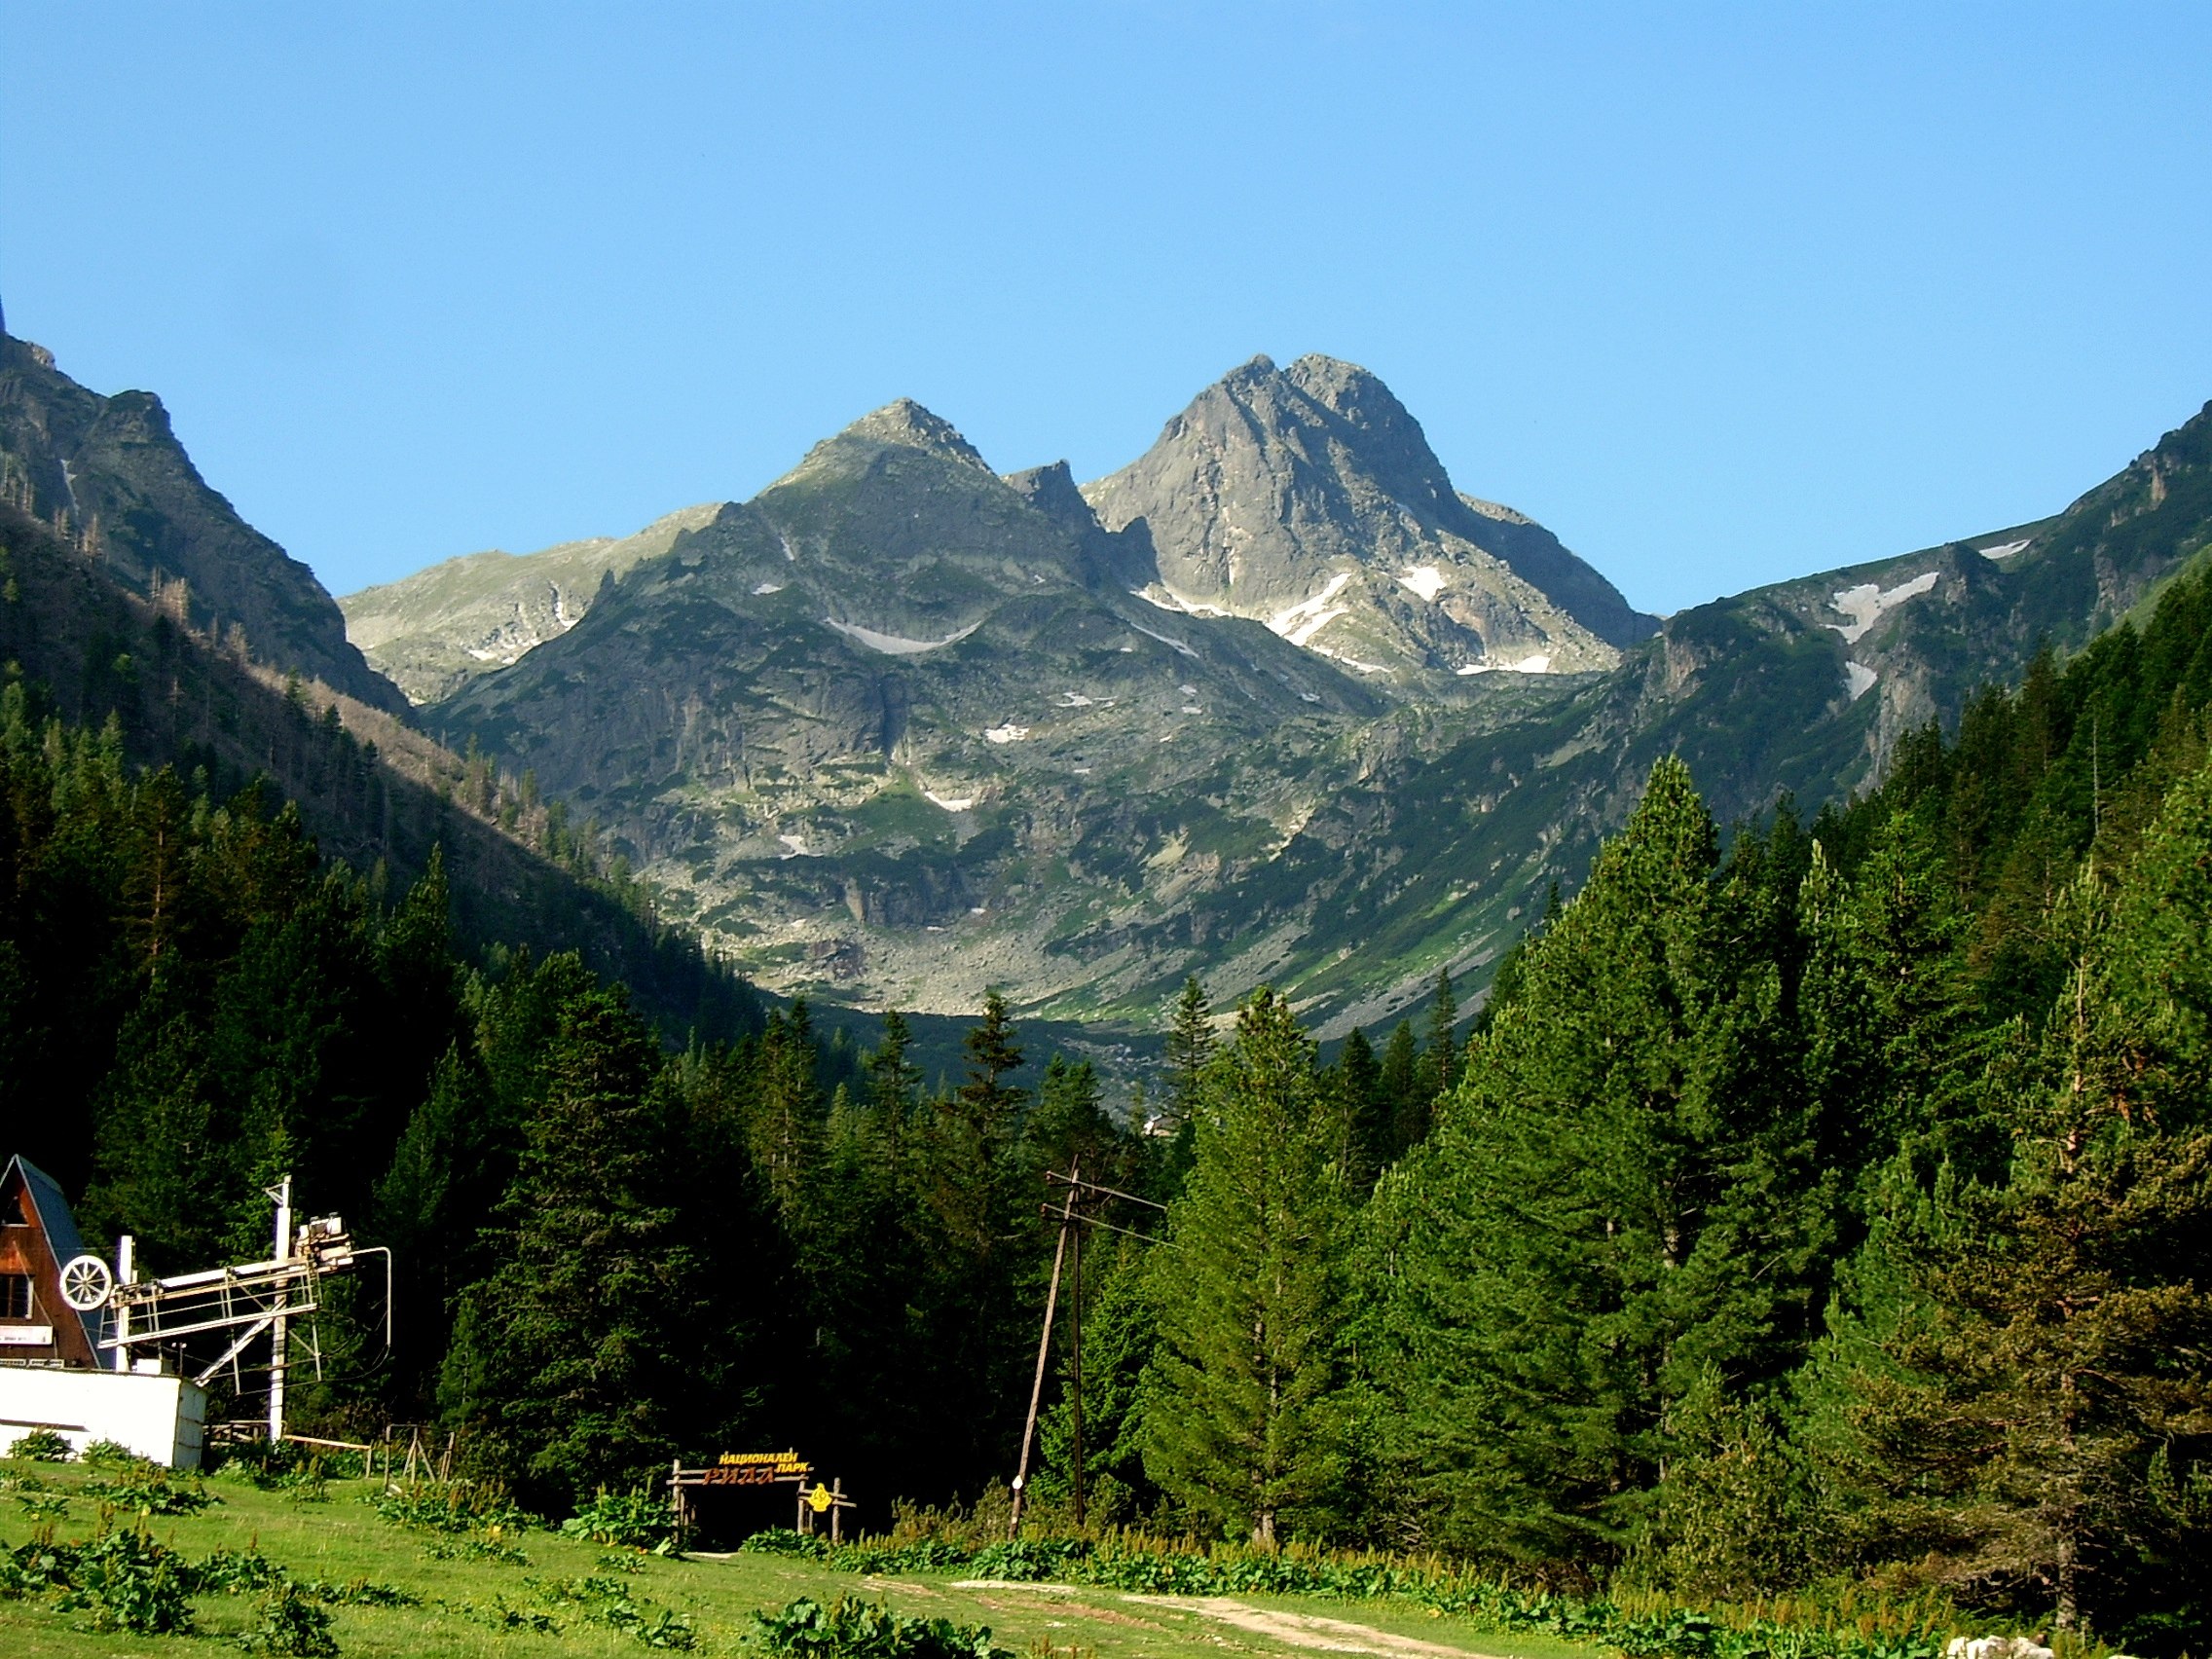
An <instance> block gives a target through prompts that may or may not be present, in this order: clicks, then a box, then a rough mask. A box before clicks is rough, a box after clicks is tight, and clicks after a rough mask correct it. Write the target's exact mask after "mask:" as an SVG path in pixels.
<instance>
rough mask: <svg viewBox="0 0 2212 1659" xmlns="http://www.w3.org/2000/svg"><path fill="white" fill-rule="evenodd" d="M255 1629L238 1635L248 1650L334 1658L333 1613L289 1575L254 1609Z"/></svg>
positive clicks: (312, 1658) (303, 1657) (313, 1658)
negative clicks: (331, 1632) (289, 1577)
mask: <svg viewBox="0 0 2212 1659" xmlns="http://www.w3.org/2000/svg"><path fill="white" fill-rule="evenodd" d="M255 1612H256V1616H255V1620H254V1626H253V1629H251V1630H250V1631H248V1632H247V1633H246V1634H245V1635H244V1636H242V1637H240V1639H239V1645H240V1647H242V1648H244V1649H245V1650H246V1651H247V1652H248V1653H282V1654H293V1655H298V1656H299V1659H331V1656H332V1655H334V1654H335V1653H337V1651H338V1639H337V1638H336V1637H334V1636H332V1635H331V1634H330V1615H329V1614H328V1613H327V1612H325V1611H324V1610H323V1609H322V1608H321V1607H320V1606H319V1605H318V1604H316V1603H315V1602H314V1601H313V1599H312V1598H311V1597H310V1596H309V1595H308V1594H307V1593H306V1592H305V1591H304V1590H302V1589H301V1588H300V1586H298V1585H297V1584H294V1583H293V1582H292V1581H291V1580H290V1579H288V1578H287V1579H285V1580H283V1581H282V1582H281V1583H279V1584H277V1585H276V1586H275V1587H273V1588H272V1589H271V1590H270V1592H269V1593H268V1594H267V1595H266V1596H264V1597H263V1598H262V1599H261V1605H260V1606H259V1607H258V1608H257V1609H256V1610H255Z"/></svg>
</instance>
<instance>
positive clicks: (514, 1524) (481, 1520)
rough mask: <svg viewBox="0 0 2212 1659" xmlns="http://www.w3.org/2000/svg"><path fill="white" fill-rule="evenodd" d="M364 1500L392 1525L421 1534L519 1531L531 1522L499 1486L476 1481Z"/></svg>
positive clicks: (429, 1484)
mask: <svg viewBox="0 0 2212 1659" xmlns="http://www.w3.org/2000/svg"><path fill="white" fill-rule="evenodd" d="M367 1501H369V1502H371V1503H373V1504H374V1505H375V1506H376V1512H377V1513H378V1514H379V1515H381V1516H383V1517H384V1518H385V1519H386V1520H387V1521H389V1522H390V1523H391V1524H392V1525H393V1526H395V1527H412V1528H415V1529H416V1530H420V1531H425V1532H474V1531H483V1532H486V1533H495V1532H519V1531H521V1530H523V1529H524V1528H526V1527H528V1526H529V1525H530V1524H531V1522H532V1521H533V1520H534V1519H535V1517H534V1516H532V1515H531V1514H530V1513H529V1512H528V1511H527V1510H525V1509H524V1508H523V1507H522V1506H521V1505H520V1504H518V1503H516V1502H515V1501H514V1499H512V1498H510V1497H509V1496H508V1495H507V1493H506V1490H505V1489H504V1488H503V1487H499V1486H497V1485H491V1484H485V1483H481V1482H476V1481H425V1482H423V1483H421V1484H419V1485H415V1486H407V1487H390V1488H387V1490H386V1491H385V1492H384V1493H380V1494H379V1495H377V1496H375V1497H373V1498H370V1499H368V1500H367Z"/></svg>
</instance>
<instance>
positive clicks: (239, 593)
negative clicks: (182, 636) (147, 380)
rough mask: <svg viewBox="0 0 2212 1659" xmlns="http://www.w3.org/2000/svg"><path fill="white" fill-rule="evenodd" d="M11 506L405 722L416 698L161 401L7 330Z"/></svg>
mask: <svg viewBox="0 0 2212 1659" xmlns="http://www.w3.org/2000/svg"><path fill="white" fill-rule="evenodd" d="M0 501H5V502H6V503H7V504H8V505H10V506H12V507H14V508H16V509H17V510H18V511H20V512H22V513H24V514H25V515H27V516H28V517H30V518H32V519H34V520H37V521H39V522H40V523H43V524H45V525H47V526H49V527H50V528H52V529H54V530H55V533H56V534H57V535H60V536H61V537H62V538H63V539H64V540H66V541H69V542H71V543H73V544H74V545H75V546H77V547H78V548H79V550H80V551H81V552H83V553H84V554H85V556H87V557H89V558H92V559H96V560H97V561H98V562H99V564H100V566H101V568H102V569H103V570H104V571H106V572H107V574H108V575H109V577H110V578H111V579H113V580H115V581H117V582H119V583H120V584H122V585H123V586H125V587H127V588H129V589H130V590H131V591H133V592H135V593H139V594H142V595H146V596H149V597H158V598H160V599H161V600H162V602H163V603H164V604H166V605H168V606H171V607H175V606H177V605H179V604H185V605H188V607H189V609H190V612H191V614H192V615H193V616H194V617H195V618H197V619H198V620H199V622H200V623H201V624H202V625H203V626H204V627H206V628H207V629H208V630H209V631H210V632H212V633H214V634H216V635H217V636H219V637H224V638H229V637H231V635H232V631H233V630H234V629H235V630H237V631H238V635H239V637H240V638H242V639H243V640H244V641H245V642H246V648H247V649H249V650H250V651H251V652H252V654H253V656H254V658H255V660H257V661H260V662H264V663H268V664H270V665H272V666H274V667H276V668H278V669H289V670H295V671H297V672H299V673H301V674H304V675H309V676H312V677H313V678H315V679H317V680H321V681H323V682H325V683H327V684H329V685H331V686H333V687H335V688H336V689H338V690H340V691H343V692H345V693H346V694H347V695H348V696H350V697H354V698H358V699H359V700H360V701H361V702H363V703H366V704H368V705H370V706H371V707H373V708H379V709H383V710H386V711H387V712H388V713H392V714H397V715H402V716H403V715H404V714H405V713H406V710H407V708H408V704H407V700H406V698H405V697H404V696H402V695H401V694H400V692H399V690H398V688H397V687H395V686H394V685H392V684H391V683H390V682H388V681H387V680H386V679H385V678H384V677H383V676H382V675H381V674H379V673H377V672H376V671H375V670H374V669H372V668H371V667H370V666H369V664H368V662H367V661H366V660H365V659H364V658H363V656H362V654H361V652H360V649H359V648H358V647H357V646H356V645H353V644H352V642H351V641H350V640H349V639H348V638H347V636H346V619H345V617H344V616H343V615H342V614H341V613H340V611H339V608H338V606H337V604H336V603H335V602H334V601H333V600H332V599H331V597H330V595H329V594H328V593H327V592H326V591H324V589H323V586H322V584H321V583H320V582H318V581H317V580H316V579H315V577H314V572H313V571H310V570H309V569H308V568H307V566H305V565H303V564H301V563H300V562H299V561H298V560H296V559H293V558H291V557H290V556H289V555H287V554H286V553H285V551H284V550H283V549H282V548H281V547H279V546H277V545H276V543H275V542H274V541H272V540H270V539H269V538H268V537H267V536H266V535H262V534H261V533H260V532H259V531H257V530H255V529H254V528H253V527H252V526H250V525H248V524H247V523H245V521H244V520H242V519H240V517H239V515H238V513H237V512H236V511H235V510H234V509H233V508H232V506H231V503H230V502H229V501H228V500H226V499H224V498H223V497H221V496H220V495H218V494H216V492H215V491H213V490H211V489H209V488H208V486H207V484H206V482H205V480H203V478H202V477H201V476H200V472H199V469H198V468H197V467H195V466H194V465H193V464H192V458H191V457H190V456H188V455H187V454H186V453H185V451H184V446H183V445H182V444H180V443H178V442H177V439H176V434H175V433H174V431H172V430H171V428H170V425H169V417H168V411H167V410H166V409H165V408H164V407H163V406H162V400H161V399H160V398H159V397H157V396H155V395H154V394H153V393H152V392H150V391H123V392H118V393H116V394H115V395H114V396H113V397H102V396H100V395H99V394H98V393H97V392H93V391H90V390H88V389H87V388H86V387H82V386H79V385H78V384H77V383H76V382H75V381H73V380H71V379H70V378H69V377H68V376H67V375H65V374H63V373H61V372H60V370H58V369H57V368H55V364H54V355H53V353H52V352H50V351H48V350H46V349H45V348H44V347H42V346H35V345H33V344H31V343H30V342H29V341H27V340H18V339H16V338H14V337H12V336H10V335H8V334H6V333H5V332H4V331H0ZM180 584H181V589H180Z"/></svg>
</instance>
